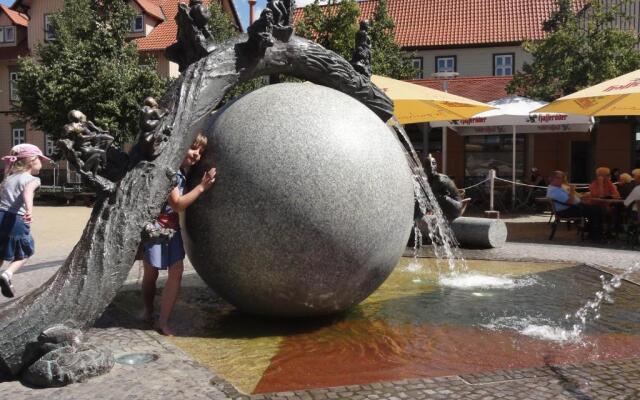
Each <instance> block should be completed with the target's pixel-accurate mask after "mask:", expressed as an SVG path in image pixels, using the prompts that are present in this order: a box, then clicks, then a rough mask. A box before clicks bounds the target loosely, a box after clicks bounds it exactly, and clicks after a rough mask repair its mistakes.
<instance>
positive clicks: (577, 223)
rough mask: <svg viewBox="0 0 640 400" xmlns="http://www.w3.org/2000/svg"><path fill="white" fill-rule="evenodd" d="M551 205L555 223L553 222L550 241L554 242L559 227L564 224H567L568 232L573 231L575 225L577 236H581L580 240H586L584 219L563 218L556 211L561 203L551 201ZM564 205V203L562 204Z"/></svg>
mask: <svg viewBox="0 0 640 400" xmlns="http://www.w3.org/2000/svg"><path fill="white" fill-rule="evenodd" d="M549 200H550V203H551V214H552V215H551V217H552V218H553V221H552V222H551V234H550V235H549V240H553V238H554V236H555V235H556V230H557V229H558V225H559V224H560V223H562V222H566V223H567V230H571V225H572V224H573V225H575V226H576V229H577V234H578V236H580V240H584V227H585V221H584V217H561V216H560V215H558V212H557V210H556V203H560V202H559V201H556V200H552V199H549ZM561 204H564V203H561Z"/></svg>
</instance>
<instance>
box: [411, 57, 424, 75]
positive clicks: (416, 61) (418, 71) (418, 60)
mask: <svg viewBox="0 0 640 400" xmlns="http://www.w3.org/2000/svg"><path fill="white" fill-rule="evenodd" d="M411 64H412V65H413V69H414V71H415V75H414V77H413V79H422V77H423V75H422V71H423V70H424V67H423V64H422V57H414V58H412V59H411Z"/></svg>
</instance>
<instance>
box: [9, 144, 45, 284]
mask: <svg viewBox="0 0 640 400" xmlns="http://www.w3.org/2000/svg"><path fill="white" fill-rule="evenodd" d="M2 160H3V161H4V162H5V166H6V168H5V178H4V180H3V181H2V184H1V185H0V255H1V256H2V260H1V261H0V265H1V263H2V262H4V261H8V262H9V266H8V267H7V268H6V269H5V270H4V271H3V272H2V273H1V274H0V292H2V295H3V296H5V297H13V296H14V295H15V292H14V289H13V285H12V283H11V279H12V278H13V274H14V273H15V272H16V271H17V270H18V269H19V268H20V267H22V266H23V265H24V264H26V262H27V259H29V257H31V256H32V255H33V253H34V249H35V244H34V242H33V237H31V222H32V221H33V217H32V215H31V214H32V212H33V194H34V193H35V191H36V189H38V188H39V187H40V178H37V177H35V176H34V175H38V174H39V173H40V169H41V168H42V160H47V161H51V160H50V159H49V158H48V157H45V156H44V155H43V154H42V151H40V149H39V148H38V147H37V146H34V145H32V144H28V143H23V144H19V145H16V146H13V148H12V149H11V152H10V154H9V155H8V156H4V157H2Z"/></svg>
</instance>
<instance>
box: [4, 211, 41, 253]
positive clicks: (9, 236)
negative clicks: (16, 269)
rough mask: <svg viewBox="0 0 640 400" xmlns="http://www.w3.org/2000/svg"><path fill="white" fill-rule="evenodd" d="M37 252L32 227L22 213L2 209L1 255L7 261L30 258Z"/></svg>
mask: <svg viewBox="0 0 640 400" xmlns="http://www.w3.org/2000/svg"><path fill="white" fill-rule="evenodd" d="M34 252H35V243H34V241H33V237H32V236H31V227H30V226H29V225H27V224H26V223H25V222H24V220H23V219H22V216H21V215H18V214H14V213H10V212H8V211H2V210H0V256H1V257H2V259H3V260H5V261H17V260H23V259H25V258H29V257H31V256H32V255H33V253H34Z"/></svg>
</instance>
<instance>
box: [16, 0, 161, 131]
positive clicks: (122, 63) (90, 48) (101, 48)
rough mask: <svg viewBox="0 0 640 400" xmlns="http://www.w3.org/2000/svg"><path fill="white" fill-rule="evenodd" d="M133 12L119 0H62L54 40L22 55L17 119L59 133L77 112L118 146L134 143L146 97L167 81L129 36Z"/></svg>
mask: <svg viewBox="0 0 640 400" xmlns="http://www.w3.org/2000/svg"><path fill="white" fill-rule="evenodd" d="M133 17H134V13H133V10H132V9H131V8H130V7H129V6H128V5H126V3H125V2H123V1H122V0H101V1H94V0H67V1H65V5H64V8H63V10H62V11H60V12H59V13H57V14H55V15H53V16H52V24H53V27H54V29H55V36H56V38H55V40H53V41H50V42H46V43H44V44H42V45H40V46H38V47H37V49H36V51H35V56H34V57H26V58H22V59H20V60H19V68H20V74H19V79H18V83H17V85H18V94H19V96H20V100H19V101H18V102H16V104H15V105H14V108H15V112H16V113H17V114H18V116H19V117H21V118H24V119H26V120H28V121H30V122H31V123H32V124H33V125H34V126H35V127H36V128H38V129H40V130H42V131H44V132H45V133H48V134H52V135H53V136H54V137H59V136H60V133H61V130H62V127H63V125H64V124H65V123H67V113H68V112H69V111H70V110H72V109H79V110H81V111H82V112H84V113H85V114H86V115H87V117H88V118H89V119H91V120H93V121H94V122H96V124H97V125H98V126H100V127H102V128H105V129H107V130H109V132H111V133H112V134H113V135H114V136H115V137H116V140H117V141H118V142H119V143H123V142H125V141H129V140H132V139H133V137H135V135H136V134H137V131H138V113H139V110H140V106H141V104H142V101H143V99H144V98H145V97H146V96H154V97H156V98H157V97H159V96H161V95H162V94H163V93H164V91H165V87H166V84H167V80H166V79H164V78H161V77H160V76H159V75H158V73H157V72H156V70H155V65H154V61H153V59H152V58H151V57H141V56H140V55H139V54H138V52H137V48H136V45H135V43H131V42H128V41H127V34H128V33H129V32H130V30H131V21H132V19H133Z"/></svg>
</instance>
